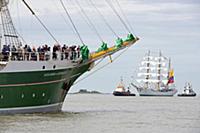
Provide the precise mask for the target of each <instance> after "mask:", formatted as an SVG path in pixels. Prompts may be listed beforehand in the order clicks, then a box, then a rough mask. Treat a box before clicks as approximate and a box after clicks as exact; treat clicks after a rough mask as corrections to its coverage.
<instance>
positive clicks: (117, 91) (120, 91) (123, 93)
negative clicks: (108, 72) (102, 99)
mask: <svg viewBox="0 0 200 133" xmlns="http://www.w3.org/2000/svg"><path fill="white" fill-rule="evenodd" d="M113 95H114V96H135V94H133V93H131V92H130V90H129V88H128V89H127V90H126V88H125V85H124V83H123V79H122V78H121V81H120V83H119V85H118V86H117V88H116V89H115V91H114V92H113Z"/></svg>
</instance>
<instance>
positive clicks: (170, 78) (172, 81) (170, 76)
mask: <svg viewBox="0 0 200 133" xmlns="http://www.w3.org/2000/svg"><path fill="white" fill-rule="evenodd" d="M172 83H174V70H173V69H171V70H170V72H169V77H168V84H172Z"/></svg>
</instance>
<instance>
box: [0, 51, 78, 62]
mask: <svg viewBox="0 0 200 133" xmlns="http://www.w3.org/2000/svg"><path fill="white" fill-rule="evenodd" d="M80 58H81V54H80V52H78V51H71V52H59V51H57V52H50V51H48V52H15V51H13V52H2V53H0V61H3V62H8V61H48V60H71V61H74V60H77V59H80Z"/></svg>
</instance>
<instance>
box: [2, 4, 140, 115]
mask: <svg viewBox="0 0 200 133" xmlns="http://www.w3.org/2000/svg"><path fill="white" fill-rule="evenodd" d="M23 2H24V3H25V5H26V6H27V7H28V8H29V9H30V10H31V12H32V14H33V15H35V14H34V12H33V10H32V9H31V8H30V7H29V6H28V4H27V3H26V2H25V1H24V0H23ZM8 3H9V1H8V0H0V13H1V20H2V21H1V26H2V27H1V29H2V36H1V44H0V49H1V50H2V52H1V53H0V113H33V112H57V111H61V108H62V104H63V102H64V99H65V97H66V95H67V93H68V91H69V89H70V88H71V86H72V85H73V84H74V82H75V81H76V80H77V79H78V78H79V77H80V76H81V75H82V74H84V73H85V72H87V71H89V70H91V69H92V68H93V66H94V63H95V61H97V60H99V59H102V58H105V57H107V56H111V55H112V54H114V53H116V52H118V51H119V50H122V49H124V48H127V47H129V46H131V45H133V44H134V43H135V42H136V41H137V40H138V38H137V37H135V36H133V35H132V34H129V35H128V37H127V38H126V39H121V38H118V39H117V43H116V44H115V45H113V46H112V47H108V46H107V44H105V43H103V44H102V46H101V48H100V49H98V50H97V51H95V52H92V53H90V52H89V49H88V47H87V46H86V45H85V44H83V45H82V46H81V47H80V48H77V50H75V49H74V48H73V47H71V49H70V51H66V49H64V50H63V49H62V50H60V49H61V48H60V45H59V44H58V45H56V46H54V48H53V51H51V50H50V49H51V48H50V47H48V46H47V45H45V46H44V47H43V48H40V47H39V48H38V49H37V50H36V49H34V48H33V49H30V47H29V46H27V45H24V44H23V43H22V42H21V41H20V37H19V35H18V33H17V31H16V29H15V27H14V25H13V22H12V19H11V16H10V12H9V9H8ZM37 19H39V18H38V17H37ZM40 22H41V21H40ZM42 24H43V23H42ZM43 26H44V24H43ZM45 29H47V28H46V27H45ZM48 32H49V31H48ZM64 48H66V46H65V47H64Z"/></svg>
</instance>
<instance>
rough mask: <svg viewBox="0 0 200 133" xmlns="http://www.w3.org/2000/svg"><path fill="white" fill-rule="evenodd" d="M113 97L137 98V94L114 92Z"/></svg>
mask: <svg viewBox="0 0 200 133" xmlns="http://www.w3.org/2000/svg"><path fill="white" fill-rule="evenodd" d="M113 95H114V96H135V94H133V93H130V92H118V91H114V92H113Z"/></svg>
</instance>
